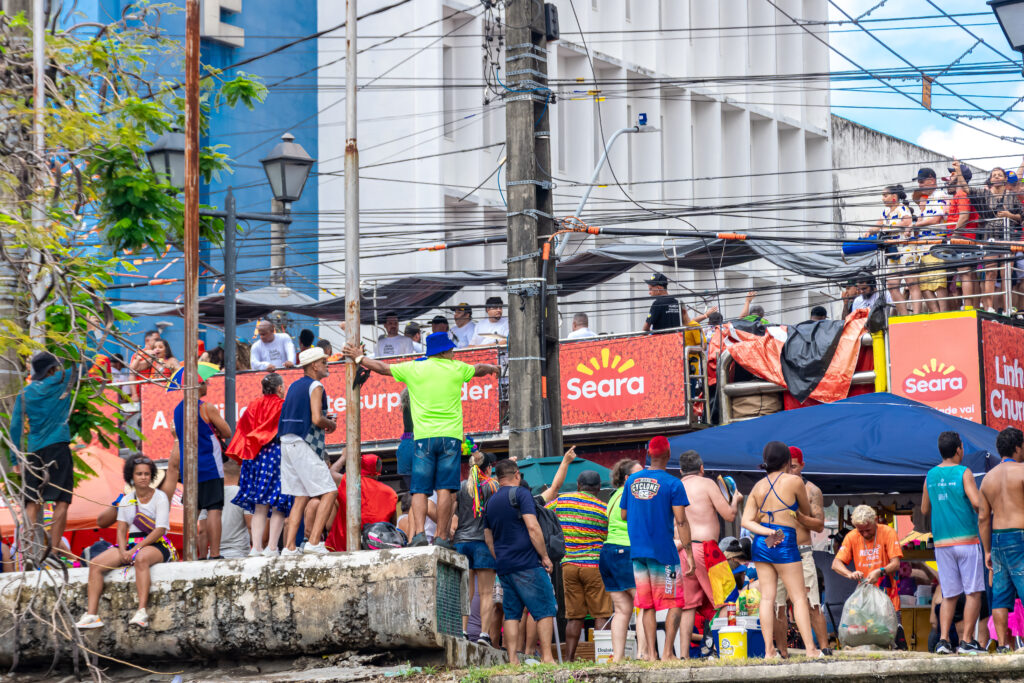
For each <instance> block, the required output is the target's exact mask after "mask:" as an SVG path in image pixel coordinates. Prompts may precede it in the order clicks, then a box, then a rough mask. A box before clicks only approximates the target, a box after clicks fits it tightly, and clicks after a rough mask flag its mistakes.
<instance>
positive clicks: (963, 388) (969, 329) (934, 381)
mask: <svg viewBox="0 0 1024 683" xmlns="http://www.w3.org/2000/svg"><path fill="white" fill-rule="evenodd" d="M897 320H898V319H897ZM897 320H893V321H892V324H891V325H890V327H889V361H890V363H889V366H890V375H889V380H890V381H889V383H890V386H891V391H892V393H894V394H897V395H899V396H904V397H906V398H910V399H913V400H915V401H919V402H920V403H924V404H925V405H929V406H931V407H932V408H935V409H936V410H941V411H942V412H944V413H947V414H949V415H956V416H957V417H962V418H964V419H967V420H971V421H973V422H981V417H982V415H981V408H982V405H981V378H980V372H979V370H978V332H977V326H978V321H977V319H976V318H975V316H974V314H973V313H967V314H962V313H952V314H949V317H941V318H930V319H926V320H921V319H917V320H908V321H906V322H903V321H899V322H897Z"/></svg>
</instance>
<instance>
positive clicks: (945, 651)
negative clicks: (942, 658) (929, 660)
mask: <svg viewBox="0 0 1024 683" xmlns="http://www.w3.org/2000/svg"><path fill="white" fill-rule="evenodd" d="M935 654H937V655H951V654H953V646H952V645H950V644H949V641H948V640H940V641H939V642H937V643H935Z"/></svg>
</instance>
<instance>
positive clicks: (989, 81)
mask: <svg viewBox="0 0 1024 683" xmlns="http://www.w3.org/2000/svg"><path fill="white" fill-rule="evenodd" d="M826 1H828V2H829V13H830V14H829V19H830V20H831V21H833V22H835V21H845V22H846V23H843V24H835V23H833V24H831V25H830V42H831V46H832V48H833V49H832V51H831V71H832V72H833V74H835V73H836V72H837V71H850V70H853V71H858V72H860V73H861V74H863V71H861V70H862V69H863V70H865V71H868V72H875V73H877V72H878V70H882V69H893V68H903V69H908V70H909V68H910V67H909V66H908V64H907V62H909V63H910V64H911V65H913V66H915V67H918V68H920V69H922V70H924V71H925V72H926V73H928V74H929V75H933V76H936V80H935V82H934V83H933V84H932V107H933V109H934V110H937V111H942V112H946V113H947V114H949V115H950V116H952V115H954V114H956V115H960V116H961V117H962V118H959V119H955V118H948V117H944V116H942V115H940V114H939V113H936V112H934V111H933V112H930V111H928V110H927V109H925V108H924V107H922V106H921V79H920V77H916V78H913V79H909V78H908V79H902V80H891V79H890V80H887V81H886V82H887V83H891V84H892V85H894V86H896V88H898V89H899V90H900V91H901V92H904V93H906V94H908V95H910V96H911V97H912V99H908V98H907V97H905V96H903V95H901V94H899V93H897V92H894V90H893V89H892V88H890V87H889V86H888V85H885V84H883V83H882V82H880V81H879V80H876V79H873V78H867V79H860V80H844V81H839V80H835V79H834V80H833V83H832V93H831V95H832V107H833V109H832V112H833V113H834V114H836V115H838V116H843V117H845V118H848V119H851V120H853V121H856V122H857V123H861V124H863V125H866V126H869V127H871V128H874V129H876V130H880V131H882V132H884V133H888V134H890V135H894V136H896V137H899V138H902V139H904V140H909V141H911V142H915V143H917V144H919V145H922V146H924V147H927V148H929V149H933V150H935V151H937V152H941V153H943V154H949V155H953V156H956V157H958V158H961V159H968V160H973V161H972V163H974V164H975V165H977V166H980V167H982V168H991V167H992V166H996V165H1003V166H1010V167H1012V168H1016V167H1017V166H1018V165H1019V164H1020V162H1021V155H1022V154H1024V145H1021V144H1019V143H1017V142H1014V141H1011V140H1003V139H1000V136H1002V137H1011V138H1012V137H1016V138H1019V139H1021V140H1024V101H1018V99H1019V98H1024V77H1022V76H1021V54H1020V53H1018V52H1014V51H1013V50H1011V49H1010V46H1009V45H1008V43H1007V42H1006V37H1005V36H1004V35H1003V32H1002V30H1001V29H1000V27H999V24H998V22H997V21H996V18H995V15H994V14H993V13H992V11H991V8H990V7H989V5H987V4H986V3H985V2H984V0H931V2H929V1H928V0H886V1H885V2H884V3H882V5H881V7H877V8H875V9H874V10H873V11H871V12H870V13H869V14H867V16H865V17H862V15H864V13H866V12H868V11H869V10H871V9H872V8H873V7H875V6H876V5H878V4H879V1H880V0H826ZM940 10H942V11H945V12H946V13H948V14H951V15H954V17H955V19H956V21H958V22H960V23H961V24H963V25H964V26H965V27H966V29H967V30H965V29H964V28H960V27H958V26H956V25H955V24H954V23H953V21H952V20H951V19H948V18H945V17H942V12H941V11H940ZM843 12H845V13H846V14H847V15H849V17H853V18H858V19H861V21H860V23H859V25H858V24H854V23H853V22H851V21H849V18H848V17H847V16H844V14H843ZM919 17H939V18H930V19H926V18H919ZM864 29H867V30H868V31H870V35H869V34H868V33H867V32H866V31H865V30H864ZM968 31H970V32H971V33H973V34H975V36H976V37H977V38H980V39H981V40H982V42H981V43H980V44H977V45H975V43H976V42H977V40H976V38H975V37H974V36H971V35H969V33H968ZM876 38H877V40H876ZM972 46H974V49H973V50H971V51H970V52H969V53H968V54H966V55H964V53H966V52H967V51H968V50H970V49H971V47H972ZM887 48H888V49H887ZM890 50H891V51H890ZM894 53H895V54H894ZM901 58H902V59H901ZM958 58H960V61H959V62H957V65H956V66H954V67H952V71H950V72H947V73H943V72H944V70H945V69H947V67H949V66H950V65H951V64H952V63H953V62H955V61H956V60H957V59H958ZM1011 59H1012V60H1013V62H1014V63H1015V65H1016V66H1013V65H1012V64H1011V63H1010V60H1011ZM904 60H905V61H904ZM971 65H974V66H973V68H975V69H981V70H983V71H991V70H993V69H998V70H1001V71H1006V72H1008V73H997V74H990V73H981V74H959V75H958V74H955V73H953V72H954V71H955V70H956V69H958V68H961V67H966V68H970V67H971ZM958 96H959V97H958ZM961 98H962V99H961ZM912 100H913V101H912ZM1011 107H1012V108H1011ZM1007 109H1009V111H1008V112H1007V111H1006V110H1007ZM1004 112H1006V113H1005V114H1004ZM963 115H968V117H963ZM965 124H969V125H965ZM969 126H974V127H975V128H978V129H980V130H973V129H972V128H970V127H969Z"/></svg>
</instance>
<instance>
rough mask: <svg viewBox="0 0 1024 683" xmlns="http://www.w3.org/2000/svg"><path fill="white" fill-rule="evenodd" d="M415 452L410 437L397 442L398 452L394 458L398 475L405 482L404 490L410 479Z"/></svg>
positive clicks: (407, 486)
mask: <svg viewBox="0 0 1024 683" xmlns="http://www.w3.org/2000/svg"><path fill="white" fill-rule="evenodd" d="M415 451H416V442H415V441H413V440H412V437H410V438H408V439H402V440H401V441H399V442H398V452H396V453H395V458H396V459H397V460H398V474H400V475H401V476H402V479H403V481H405V488H409V483H410V480H411V478H412V456H413V453H414V452H415Z"/></svg>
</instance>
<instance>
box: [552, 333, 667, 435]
mask: <svg viewBox="0 0 1024 683" xmlns="http://www.w3.org/2000/svg"><path fill="white" fill-rule="evenodd" d="M683 343H684V342H683V334H682V333H681V332H677V333H672V334H655V335H650V336H644V337H626V338H620V339H609V340H604V341H602V340H599V339H598V340H593V341H580V342H571V343H564V344H562V345H561V347H560V348H559V369H560V372H561V376H562V424H563V425H564V426H566V427H571V426H577V425H584V424H594V423H609V422H635V421H640V420H654V419H660V418H669V417H679V416H680V415H685V414H686V394H685V393H684V392H685V389H684V382H685V381H686V380H685V376H684V372H685V368H684V364H685V359H684V354H683Z"/></svg>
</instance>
